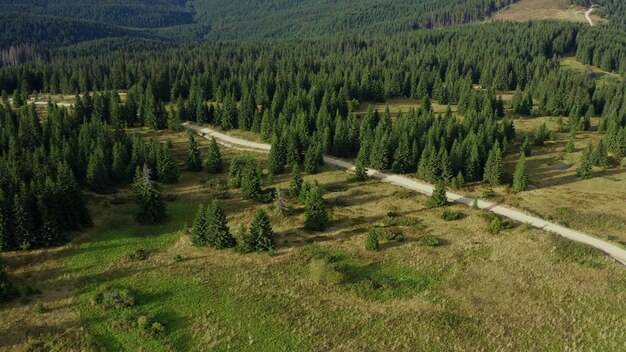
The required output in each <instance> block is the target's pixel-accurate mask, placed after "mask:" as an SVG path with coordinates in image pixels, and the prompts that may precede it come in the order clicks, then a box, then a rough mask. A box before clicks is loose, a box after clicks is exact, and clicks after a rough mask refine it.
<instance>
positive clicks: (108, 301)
mask: <svg viewBox="0 0 626 352" xmlns="http://www.w3.org/2000/svg"><path fill="white" fill-rule="evenodd" d="M93 303H95V304H97V305H101V306H102V307H103V308H104V309H105V310H109V309H124V308H128V307H132V306H134V305H135V297H133V295H132V294H130V292H129V291H128V290H125V289H120V288H115V287H105V288H104V289H102V290H101V291H99V292H98V293H97V294H96V296H95V297H94V300H93Z"/></svg>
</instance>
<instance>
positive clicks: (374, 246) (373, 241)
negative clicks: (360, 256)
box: [365, 228, 380, 252]
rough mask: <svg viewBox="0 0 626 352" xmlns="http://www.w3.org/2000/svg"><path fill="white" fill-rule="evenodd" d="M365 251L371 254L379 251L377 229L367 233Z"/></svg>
mask: <svg viewBox="0 0 626 352" xmlns="http://www.w3.org/2000/svg"><path fill="white" fill-rule="evenodd" d="M365 249H366V250H368V251H372V252H377V251H379V250H380V242H379V241H378V229H376V228H372V229H370V230H369V232H368V233H367V240H366V241H365Z"/></svg>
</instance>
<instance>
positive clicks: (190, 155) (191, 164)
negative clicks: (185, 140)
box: [187, 130, 202, 171]
mask: <svg viewBox="0 0 626 352" xmlns="http://www.w3.org/2000/svg"><path fill="white" fill-rule="evenodd" d="M187 135H188V136H189V146H188V147H187V170H189V171H200V170H202V156H201V155H200V150H199V149H198V143H197V142H196V138H195V137H194V134H193V132H192V131H191V130H189V131H187Z"/></svg>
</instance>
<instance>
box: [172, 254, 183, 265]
mask: <svg viewBox="0 0 626 352" xmlns="http://www.w3.org/2000/svg"><path fill="white" fill-rule="evenodd" d="M182 261H183V256H182V255H180V254H176V255H175V256H174V263H180V262H182Z"/></svg>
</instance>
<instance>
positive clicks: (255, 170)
mask: <svg viewBox="0 0 626 352" xmlns="http://www.w3.org/2000/svg"><path fill="white" fill-rule="evenodd" d="M241 195H242V196H243V198H244V199H254V200H258V201H262V200H263V199H264V198H263V195H264V193H263V189H262V188H261V171H260V170H259V166H258V165H257V164H256V163H255V162H252V163H247V164H246V165H245V166H244V169H243V172H242V176H241Z"/></svg>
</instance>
